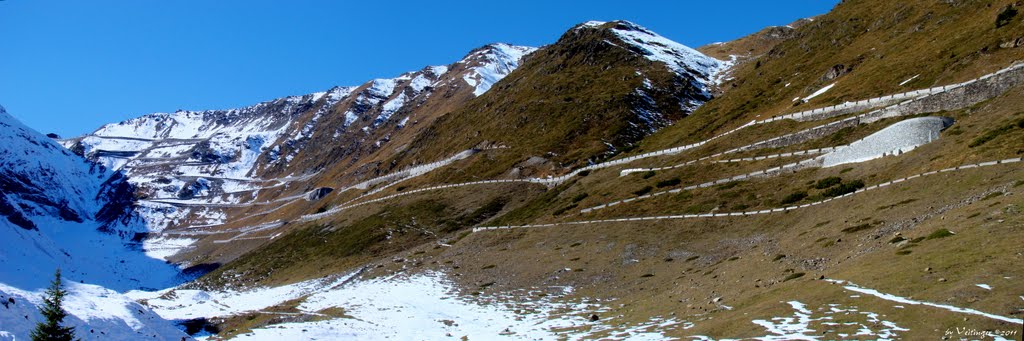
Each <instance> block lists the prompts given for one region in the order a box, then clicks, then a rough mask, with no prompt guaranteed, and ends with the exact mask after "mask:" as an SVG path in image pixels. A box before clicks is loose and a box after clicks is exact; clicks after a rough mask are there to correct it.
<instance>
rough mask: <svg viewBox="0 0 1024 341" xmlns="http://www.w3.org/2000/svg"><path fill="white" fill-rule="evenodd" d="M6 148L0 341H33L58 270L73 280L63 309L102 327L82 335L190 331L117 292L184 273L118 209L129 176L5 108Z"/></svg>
mask: <svg viewBox="0 0 1024 341" xmlns="http://www.w3.org/2000/svg"><path fill="white" fill-rule="evenodd" d="M0 145H3V146H4V147H3V149H0V240H3V243H4V247H0V297H2V301H3V302H4V304H3V307H2V308H0V311H3V313H0V339H24V338H27V336H28V332H29V331H30V330H31V328H32V327H33V326H34V324H35V322H36V321H39V320H40V319H41V315H40V314H39V313H38V312H37V308H36V305H38V304H40V302H41V301H40V296H39V294H41V290H42V288H45V287H46V285H47V283H48V281H49V280H50V278H52V275H53V272H54V270H55V269H57V268H61V269H63V271H64V274H65V278H66V279H67V280H68V281H69V282H76V283H73V285H72V286H71V290H70V295H69V297H68V301H69V305H68V306H67V307H66V308H67V309H68V311H69V312H70V313H71V315H72V317H71V321H70V323H71V324H72V325H77V326H86V325H89V326H91V327H83V329H87V330H88V329H93V330H96V333H102V334H95V335H86V334H87V333H83V332H82V331H80V332H79V335H80V336H83V337H85V339H105V338H108V337H111V335H143V334H145V337H147V338H150V334H159V335H161V336H160V338H163V339H174V340H177V339H178V338H179V337H180V336H183V335H181V334H180V333H177V336H174V335H176V333H175V332H176V329H174V328H173V326H171V324H170V323H169V322H167V321H164V320H163V319H160V318H159V317H158V316H156V315H155V314H153V313H152V312H151V311H149V310H148V309H145V308H143V307H142V306H139V305H138V304H136V303H134V302H132V301H131V300H129V299H127V298H124V297H123V296H120V294H118V293H117V292H116V291H112V290H110V289H114V290H120V291H124V290H130V289H137V288H161V287H166V286H169V285H174V284H176V283H180V282H181V281H182V280H183V279H184V278H182V277H181V276H180V271H179V270H178V269H177V268H176V267H175V266H173V265H170V264H167V263H165V262H164V261H162V260H159V259H154V258H151V257H148V256H147V255H146V254H144V253H143V252H142V251H141V250H140V249H139V247H138V240H139V239H138V238H141V235H137V234H136V232H135V231H138V230H139V229H144V228H145V227H144V226H138V218H137V217H132V216H122V215H121V213H123V212H125V211H124V210H123V209H122V208H121V207H119V206H120V205H123V204H124V202H125V200H126V199H125V198H123V197H122V196H124V195H131V192H130V191H129V192H127V193H125V192H124V191H123V186H122V184H123V176H121V175H120V174H119V173H115V172H112V171H110V170H109V169H107V168H106V167H103V166H101V165H97V164H93V163H92V162H89V161H87V160H85V159H83V158H81V157H79V156H77V155H74V154H72V153H71V152H70V151H68V150H67V149H65V148H63V147H62V146H61V145H60V144H58V143H56V142H55V141H53V140H51V139H49V138H47V137H46V136H43V135H42V134H40V133H38V132H36V131H33V130H32V129H29V128H28V127H26V126H24V125H23V124H21V122H18V121H17V120H16V119H15V118H14V117H12V116H11V115H9V114H7V112H6V111H4V110H3V108H2V107H0ZM127 200H128V201H130V198H128V199H127ZM106 288H110V289H106ZM100 301H103V303H98V302H100ZM135 312H138V314H136V313H135ZM127 317H131V318H130V319H126V318H127ZM139 333H141V334H139ZM160 338H158V339H160Z"/></svg>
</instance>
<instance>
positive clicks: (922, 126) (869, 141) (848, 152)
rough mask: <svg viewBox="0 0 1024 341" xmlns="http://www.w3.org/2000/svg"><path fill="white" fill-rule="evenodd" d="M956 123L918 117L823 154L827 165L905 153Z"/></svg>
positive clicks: (932, 139)
mask: <svg viewBox="0 0 1024 341" xmlns="http://www.w3.org/2000/svg"><path fill="white" fill-rule="evenodd" d="M952 124H953V119H952V118H949V117H918V118H912V119H909V120H903V121H900V122H897V123H895V124H893V125H890V126H888V127H885V128H884V129H882V130H880V131H878V132H876V133H874V134H871V135H868V137H865V138H864V139H862V140H859V141H856V142H853V143H851V144H850V145H849V146H847V147H844V148H841V149H839V150H836V151H834V152H831V153H828V154H825V155H824V156H822V161H823V163H824V164H823V166H824V167H832V166H838V165H842V164H847V163H854V162H863V161H867V160H871V159H876V158H879V157H882V156H885V155H896V154H902V153H905V152H908V151H911V150H913V149H914V148H917V147H919V146H921V145H924V144H927V143H930V142H932V141H934V140H936V139H938V138H939V132H941V131H942V130H943V129H946V128H948V127H949V126H950V125H952Z"/></svg>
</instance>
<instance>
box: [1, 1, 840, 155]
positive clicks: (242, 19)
mask: <svg viewBox="0 0 1024 341" xmlns="http://www.w3.org/2000/svg"><path fill="white" fill-rule="evenodd" d="M836 2H837V1H836V0H827V1H826V0H789V1H725V0H720V1H642V0H633V1H621V0H620V1H603V0H595V1H558V2H556V1H531V0H520V1H448V0H441V1H408V2H399V1H389V2H381V1H326V0H324V1H316V0H287V1H286V0H279V1H269V0H244V1H242V0H216V1H212V0H174V1H139V0H97V1H81V0H47V1H42V0H6V1H0V105H3V106H4V107H6V108H7V111H8V112H10V113H11V114H12V115H14V116H15V117H17V118H19V119H21V120H22V121H23V122H25V123H26V124H28V125H29V126H31V127H33V128H35V129H37V130H39V131H42V132H44V133H46V132H56V133H58V134H61V135H63V136H74V135H79V134H82V133H86V132H89V131H92V130H94V129H95V128H97V127H99V126H100V125H102V124H104V123H109V122H117V121H121V120H124V119H127V118H131V117H135V116H139V115H142V114H146V113H150V112H173V111H175V110H177V109H186V110H201V109H223V108H232V107H238V106H244V105H249V104H254V103H257V102H260V101H264V100H269V99H273V98H277V97H283V96H287V95H298V94H305V93H310V92H316V91H323V90H325V89H328V88H330V87H332V86H335V85H358V84H362V83H363V82H365V81H367V80H370V79H373V78H384V77H394V76H396V75H398V74H401V73H403V72H405V71H410V70H418V69H420V68H422V67H424V66H426V65H444V64H449V63H451V62H454V61H456V60H458V59H460V58H461V57H462V56H463V55H465V54H466V53H467V52H469V50H471V49H473V48H475V47H478V46H481V45H484V44H487V43H491V42H507V43H512V44H519V45H530V46H541V45H545V44H549V43H552V42H554V41H555V40H557V39H558V37H559V36H560V35H561V34H562V33H563V32H564V31H565V30H567V29H569V28H570V27H572V26H573V25H574V24H576V23H580V22H584V21H587V20H604V21H608V20H614V19H626V20H630V21H633V22H635V23H638V24H640V25H643V26H646V27H647V28H650V29H652V30H654V31H655V32H658V33H660V34H661V35H663V36H666V37H668V38H670V39H673V40H675V41H678V42H680V43H683V44H685V45H689V46H691V47H698V46H701V45H704V44H707V43H711V42H716V41H727V40H731V39H735V38H738V37H741V36H743V35H746V34H749V33H752V32H755V31H757V30H759V29H760V28H763V27H764V26H769V25H782V24H786V23H789V22H791V21H793V20H795V19H797V18H802V17H807V16H812V15H818V14H822V13H825V12H827V11H828V10H829V9H831V8H832V7H833V6H834V5H835V3H836ZM382 3H385V4H382Z"/></svg>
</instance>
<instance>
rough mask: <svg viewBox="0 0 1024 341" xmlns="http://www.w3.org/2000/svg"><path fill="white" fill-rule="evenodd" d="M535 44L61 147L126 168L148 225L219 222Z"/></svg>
mask: <svg viewBox="0 0 1024 341" xmlns="http://www.w3.org/2000/svg"><path fill="white" fill-rule="evenodd" d="M534 50H535V49H534V48H531V47H523V46H513V45H508V44H500V43H499V44H490V45H486V46H483V47H481V48H478V49H475V50H473V51H472V52H470V53H469V54H468V55H467V56H466V57H465V58H464V59H462V60H460V61H458V62H456V63H453V64H450V65H446V66H430V67H426V68H423V69H422V70H419V71H414V72H408V73H405V74H402V75H399V76H398V77H395V78H387V79H375V80H372V81H369V82H367V83H365V84H363V85H360V86H353V87H335V88H332V89H329V90H327V91H324V92H318V93H313V94H308V95H302V96H291V97H285V98H280V99H276V100H272V101H267V102H263V103H259V104H256V105H253V106H248V107H243V108H238V109H228V110H207V111H177V112H174V113H154V114H149V115H144V116H141V117H138V118H134V119H130V120H127V121H124V122H119V123H112V124H107V125H104V126H103V127H100V128H99V129H97V130H96V131H95V132H93V133H91V134H88V135H86V136H82V137H78V138H74V139H68V140H63V141H62V143H63V144H64V145H65V146H66V147H68V148H69V149H71V150H73V151H74V152H75V153H77V154H79V155H82V156H85V157H87V158H89V159H91V160H95V161H96V162H98V163H100V164H103V165H104V166H106V167H108V168H109V169H113V170H118V171H123V172H124V173H125V174H127V175H128V181H129V182H130V183H131V184H132V185H134V186H136V191H137V195H138V196H139V198H140V199H141V200H139V201H138V202H137V203H136V211H137V213H138V214H140V215H141V216H143V217H144V219H142V221H144V222H145V223H146V224H147V225H148V229H149V230H150V231H153V232H159V231H162V230H164V229H166V228H167V227H171V226H182V225H217V224H221V223H224V222H225V221H226V219H227V214H226V213H225V212H224V211H225V209H226V208H230V207H234V206H239V205H245V204H247V203H253V202H260V201H268V200H273V199H277V198H279V197H281V196H294V195H303V194H304V192H303V191H304V190H308V189H304V187H303V186H291V185H292V184H293V183H295V182H296V181H305V180H308V179H310V177H312V176H315V175H316V174H317V173H318V172H319V171H320V170H322V169H323V168H324V167H326V166H333V164H334V163H335V162H337V161H339V160H338V159H343V158H346V157H349V158H353V159H358V158H360V157H362V156H366V155H369V154H372V153H374V152H375V151H377V150H378V149H379V148H380V147H381V146H382V145H383V144H385V143H386V142H387V141H389V140H390V139H391V138H393V137H394V136H395V135H396V132H397V131H399V130H402V129H403V128H406V127H407V126H409V125H413V124H417V123H419V122H423V121H426V120H429V119H432V117H430V116H432V115H437V112H436V111H434V110H428V109H420V108H421V107H430V106H431V105H436V104H432V103H445V105H452V104H453V103H457V102H460V101H465V100H467V99H469V98H472V97H475V96H479V95H482V94H483V93H485V92H486V91H487V90H488V89H490V87H491V86H492V85H493V84H494V83H495V82H497V81H499V80H500V79H501V78H503V77H504V76H505V75H507V74H508V73H509V72H511V71H512V70H514V69H515V68H516V67H518V65H519V61H520V59H522V58H523V57H524V56H525V55H527V54H529V53H530V52H532V51H534ZM432 99H433V100H432ZM311 143H313V144H316V145H318V146H325V145H331V146H337V147H336V148H337V149H339V150H343V151H342V152H341V153H342V155H330V156H325V154H324V153H330V152H333V150H331V149H319V148H306V146H307V145H309V144H311ZM293 187H294V188H293ZM264 197H267V198H268V199H263V198H264ZM270 198H273V199H270ZM168 242H175V243H177V244H182V243H183V244H188V241H187V240H181V239H179V240H176V241H169V240H168Z"/></svg>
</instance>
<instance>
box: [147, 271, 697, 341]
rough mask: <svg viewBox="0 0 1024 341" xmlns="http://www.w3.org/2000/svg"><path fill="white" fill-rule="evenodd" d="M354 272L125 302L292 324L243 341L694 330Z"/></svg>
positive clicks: (557, 299) (541, 295) (563, 298)
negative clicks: (263, 317)
mask: <svg viewBox="0 0 1024 341" xmlns="http://www.w3.org/2000/svg"><path fill="white" fill-rule="evenodd" d="M352 276H353V275H346V276H340V277H337V278H330V279H320V280H311V281H305V282H300V283H296V284H291V285H286V286H281V287H273V288H259V289H254V290H249V291H220V292H208V291H201V290H183V289H168V290H162V291H157V292H142V291H133V292H129V293H128V296H130V297H132V298H134V299H136V300H139V301H141V302H144V304H147V305H149V306H150V307H151V308H152V309H153V310H154V311H156V312H157V313H158V314H160V315H161V316H163V317H164V318H167V319H178V320H184V319H196V318H215V317H228V316H241V315H252V314H268V315H270V314H276V315H282V316H287V317H288V319H287V320H289V322H284V323H278V324H272V325H269V326H264V327H261V328H258V329H255V330H252V331H250V332H245V333H242V334H240V335H237V336H236V337H235V338H234V339H238V340H385V339H387V340H437V339H459V338H462V337H464V336H465V337H467V338H469V339H470V340H479V339H484V340H492V339H506V340H537V339H570V340H576V339H592V338H602V339H629V340H663V339H666V336H665V335H664V334H662V333H664V332H666V331H672V330H677V329H680V328H681V329H686V328H689V327H692V326H693V325H692V324H691V323H689V322H685V321H680V320H676V319H674V318H660V317H655V318H652V319H651V320H649V321H646V322H643V323H639V324H637V323H631V324H630V323H623V322H622V321H617V318H618V317H617V316H614V314H610V312H609V311H610V308H609V307H608V306H607V305H605V304H602V303H608V302H601V301H598V300H588V299H578V298H572V299H570V298H568V297H567V296H569V295H570V294H571V293H572V288H568V287H556V288H534V289H530V290H522V291H519V292H514V293H509V294H503V295H487V294H482V295H479V296H474V295H468V296H460V295H459V294H458V291H457V289H456V287H455V285H454V284H453V283H452V282H451V281H449V280H448V279H446V275H445V274H443V273H437V272H428V273H424V274H416V275H404V274H402V275H394V276H390V277H382V278H376V279H370V280H356V279H353V277H352ZM296 302H298V303H296ZM592 315H596V320H592V319H591V317H592Z"/></svg>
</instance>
